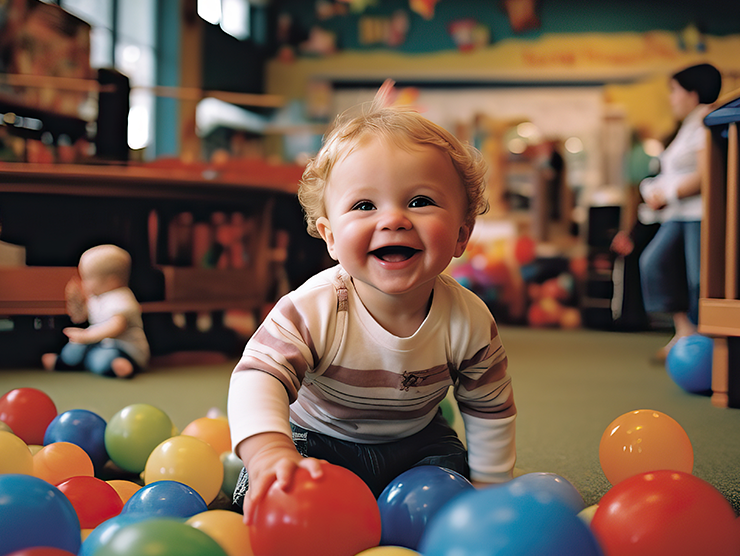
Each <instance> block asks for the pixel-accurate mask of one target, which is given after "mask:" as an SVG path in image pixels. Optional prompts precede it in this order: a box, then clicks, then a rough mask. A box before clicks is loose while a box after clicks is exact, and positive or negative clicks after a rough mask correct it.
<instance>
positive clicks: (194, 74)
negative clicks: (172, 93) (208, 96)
mask: <svg viewBox="0 0 740 556" xmlns="http://www.w3.org/2000/svg"><path fill="white" fill-rule="evenodd" d="M181 29H182V33H181V36H180V86H182V87H195V88H198V89H202V88H203V84H202V76H203V72H202V66H203V22H202V21H201V19H200V17H199V16H198V6H197V0H183V2H182V25H181ZM198 101H199V99H187V98H182V99H180V158H181V159H182V160H183V161H184V162H193V161H196V160H200V158H201V148H200V139H199V138H198V136H197V135H196V134H195V109H196V107H197V106H198Z"/></svg>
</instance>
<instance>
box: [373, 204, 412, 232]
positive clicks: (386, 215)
mask: <svg viewBox="0 0 740 556" xmlns="http://www.w3.org/2000/svg"><path fill="white" fill-rule="evenodd" d="M379 224H380V228H381V229H383V230H408V229H410V228H411V220H409V218H408V216H407V215H406V212H405V211H403V210H401V209H397V208H389V209H385V210H384V211H383V212H382V214H381V215H380V220H379Z"/></svg>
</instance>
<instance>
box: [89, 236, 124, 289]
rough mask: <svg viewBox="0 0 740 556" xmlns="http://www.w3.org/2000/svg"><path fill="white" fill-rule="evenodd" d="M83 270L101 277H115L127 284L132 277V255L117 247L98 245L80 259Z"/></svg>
mask: <svg viewBox="0 0 740 556" xmlns="http://www.w3.org/2000/svg"><path fill="white" fill-rule="evenodd" d="M79 266H80V268H81V269H84V270H85V272H90V273H94V274H96V275H99V276H115V277H116V278H118V280H120V282H121V283H122V284H127V283H128V280H129V278H130V276H131V255H129V254H128V252H127V251H125V250H124V249H121V248H120V247H117V246H116V245H108V244H106V245H96V246H95V247H91V248H90V249H88V250H87V251H85V252H84V253H83V254H82V256H81V257H80V264H79Z"/></svg>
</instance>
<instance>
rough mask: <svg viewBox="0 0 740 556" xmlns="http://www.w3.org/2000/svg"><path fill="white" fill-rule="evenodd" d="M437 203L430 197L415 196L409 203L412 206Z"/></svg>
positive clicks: (426, 205)
mask: <svg viewBox="0 0 740 556" xmlns="http://www.w3.org/2000/svg"><path fill="white" fill-rule="evenodd" d="M434 205H435V203H434V201H432V200H431V199H430V198H429V197H414V198H413V199H411V202H410V203H409V207H411V208H419V207H429V206H434Z"/></svg>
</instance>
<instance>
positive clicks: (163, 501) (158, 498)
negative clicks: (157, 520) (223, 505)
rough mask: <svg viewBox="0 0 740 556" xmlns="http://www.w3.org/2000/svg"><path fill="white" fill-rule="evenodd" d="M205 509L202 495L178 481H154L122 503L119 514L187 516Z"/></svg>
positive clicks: (206, 507)
mask: <svg viewBox="0 0 740 556" xmlns="http://www.w3.org/2000/svg"><path fill="white" fill-rule="evenodd" d="M207 509H208V505H207V504H206V503H205V501H204V500H203V497H202V496H201V495H200V494H198V493H197V492H196V491H195V490H193V489H192V488H190V487H189V486H187V485H185V484H183V483H180V482H178V481H154V482H153V483H150V484H148V485H146V486H144V487H141V488H140V489H139V490H137V491H136V492H135V493H134V494H133V495H132V496H131V498H129V499H128V502H126V504H124V506H123V510H122V511H121V514H127V513H143V514H147V515H149V516H150V517H183V518H188V517H192V516H194V515H195V514H199V513H201V512H205V511H206V510H207Z"/></svg>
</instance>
